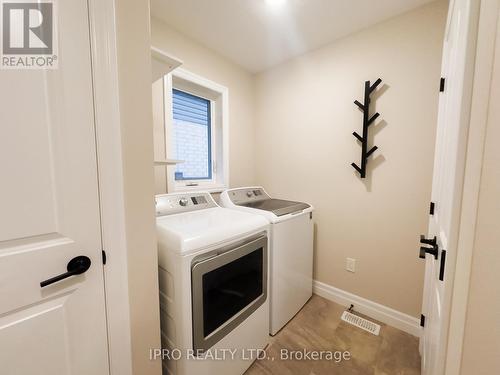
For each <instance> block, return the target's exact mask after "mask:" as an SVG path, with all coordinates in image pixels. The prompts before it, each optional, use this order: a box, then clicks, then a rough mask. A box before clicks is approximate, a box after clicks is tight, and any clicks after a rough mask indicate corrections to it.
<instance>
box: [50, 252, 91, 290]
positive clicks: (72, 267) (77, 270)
mask: <svg viewBox="0 0 500 375" xmlns="http://www.w3.org/2000/svg"><path fill="white" fill-rule="evenodd" d="M91 263H92V262H91V261H90V258H88V257H86V256H84V255H80V256H77V257H75V258H73V259H71V260H70V261H69V263H68V266H67V267H66V269H67V271H68V272H65V273H62V274H60V275H57V276H54V277H51V278H50V279H47V280H44V281H42V282H41V283H40V287H41V288H43V287H45V286H47V285H50V284H54V283H57V282H58V281H61V280H64V279H66V278H68V277H71V276H76V275H81V274H82V273H84V272H85V271H87V270H88V269H89V268H90V265H91Z"/></svg>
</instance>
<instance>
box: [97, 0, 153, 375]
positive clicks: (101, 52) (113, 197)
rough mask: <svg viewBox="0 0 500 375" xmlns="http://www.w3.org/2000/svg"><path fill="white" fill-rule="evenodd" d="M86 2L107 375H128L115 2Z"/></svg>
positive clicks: (128, 327) (129, 345) (129, 351)
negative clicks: (103, 262) (104, 256)
mask: <svg viewBox="0 0 500 375" xmlns="http://www.w3.org/2000/svg"><path fill="white" fill-rule="evenodd" d="M88 2H89V18H90V29H91V30H90V39H91V48H92V70H93V84H94V106H95V126H96V143H97V162H98V179H99V195H100V204H101V226H102V241H103V249H105V251H106V253H107V256H108V258H111V259H112V260H113V261H112V262H108V264H106V265H105V266H104V282H105V295H106V315H107V327H108V349H109V363H110V374H111V375H132V369H133V367H132V342H131V317H130V303H129V288H128V264H127V263H128V259H127V252H126V249H127V238H126V225H125V204H124V202H125V200H124V184H123V169H124V168H125V166H123V162H122V161H123V160H122V152H121V150H122V137H121V130H120V111H119V95H118V92H119V87H118V64H117V49H116V48H117V45H116V23H115V1H114V0H88ZM151 199H153V197H151ZM158 329H159V327H158Z"/></svg>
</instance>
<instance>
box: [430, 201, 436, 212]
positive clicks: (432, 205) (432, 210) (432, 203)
mask: <svg viewBox="0 0 500 375" xmlns="http://www.w3.org/2000/svg"><path fill="white" fill-rule="evenodd" d="M435 208H436V204H435V203H434V202H431V204H430V208H429V214H430V215H434V209H435Z"/></svg>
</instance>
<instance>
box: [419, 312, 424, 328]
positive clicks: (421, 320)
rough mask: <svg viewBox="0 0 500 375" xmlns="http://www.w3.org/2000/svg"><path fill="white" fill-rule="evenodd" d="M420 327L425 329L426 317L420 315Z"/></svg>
mask: <svg viewBox="0 0 500 375" xmlns="http://www.w3.org/2000/svg"><path fill="white" fill-rule="evenodd" d="M420 327H425V315H424V314H420Z"/></svg>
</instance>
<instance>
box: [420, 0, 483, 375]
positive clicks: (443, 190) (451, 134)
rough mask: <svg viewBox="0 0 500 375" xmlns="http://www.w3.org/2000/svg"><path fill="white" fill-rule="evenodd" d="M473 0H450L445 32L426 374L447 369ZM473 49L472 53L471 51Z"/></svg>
mask: <svg viewBox="0 0 500 375" xmlns="http://www.w3.org/2000/svg"><path fill="white" fill-rule="evenodd" d="M473 3H475V2H473V1H471V0H452V1H450V5H449V7H450V8H449V11H448V20H447V26H446V31H445V40H444V48H443V61H442V69H441V74H442V77H443V78H444V81H443V78H442V82H441V88H440V91H441V93H440V99H439V113H438V127H437V138H436V148H435V156H434V172H433V173H434V175H433V183H432V198H431V199H432V202H433V203H434V205H435V206H434V212H433V213H431V216H430V220H429V229H428V233H427V234H426V237H427V244H425V243H423V244H422V245H421V246H422V247H425V248H428V249H432V248H433V246H432V245H430V244H429V241H431V242H432V240H433V239H434V237H435V238H436V246H437V247H436V249H437V252H436V256H437V258H436V257H435V256H434V254H432V253H427V254H425V252H421V256H423V257H425V286H424V299H423V306H422V312H423V315H424V316H425V322H424V328H423V333H422V336H421V354H422V374H424V375H441V374H443V373H444V364H445V359H446V345H447V338H448V323H449V314H450V307H451V292H452V288H453V276H454V268H455V262H456V252H457V244H458V235H459V233H458V229H459V219H460V212H461V201H462V189H463V178H464V170H465V155H466V142H467V131H468V125H469V111H470V97H471V89H472V78H470V77H471V72H470V71H471V69H470V67H471V66H472V61H473V59H471V55H472V56H473V51H474V48H473V47H474V46H473V45H472V44H471V41H472V40H473V39H474V33H475V32H476V31H475V29H474V27H473V25H474V24H475V22H474V19H473V17H476V16H477V13H476V11H475V9H474V8H473V6H474V5H473ZM471 51H472V52H471Z"/></svg>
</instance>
